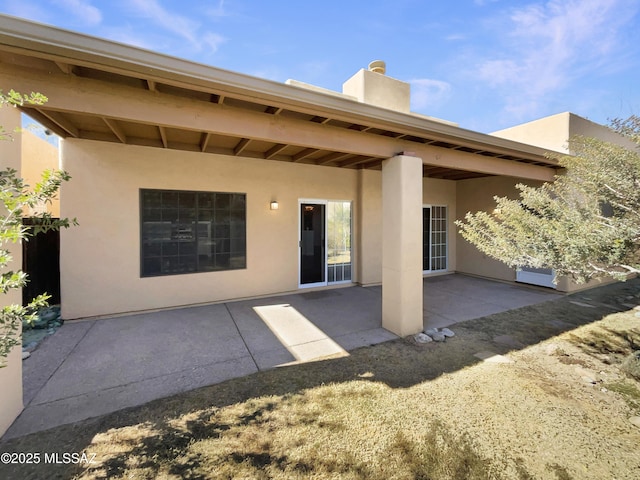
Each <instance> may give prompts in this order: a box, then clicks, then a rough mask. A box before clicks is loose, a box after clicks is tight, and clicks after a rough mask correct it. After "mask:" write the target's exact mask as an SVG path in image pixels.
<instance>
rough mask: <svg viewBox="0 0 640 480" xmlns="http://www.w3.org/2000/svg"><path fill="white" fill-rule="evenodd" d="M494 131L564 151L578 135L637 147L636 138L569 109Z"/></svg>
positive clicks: (499, 134)
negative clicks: (631, 139) (619, 132)
mask: <svg viewBox="0 0 640 480" xmlns="http://www.w3.org/2000/svg"><path fill="white" fill-rule="evenodd" d="M491 135H495V136H496V137H502V138H507V139H509V140H515V141H516V142H522V143H527V144H529V145H535V146H538V147H542V148H547V149H549V150H552V151H556V152H563V153H569V143H568V141H569V139H570V138H572V137H573V136H575V135H581V136H583V137H593V138H599V139H600V140H605V141H607V142H612V143H617V144H619V145H622V146H626V147H629V148H635V147H636V146H635V144H634V143H633V142H631V141H629V140H627V139H625V138H624V137H622V136H620V135H618V134H617V133H615V132H614V131H612V130H611V129H610V128H608V127H606V126H604V125H600V124H599V123H595V122H592V121H591V120H587V119H586V118H582V117H580V116H578V115H576V114H574V113H570V112H564V113H558V114H556V115H551V116H549V117H544V118H540V119H538V120H534V121H532V122H527V123H523V124H521V125H516V126H514V127H510V128H505V129H504V130H499V131H497V132H493V133H492V134H491Z"/></svg>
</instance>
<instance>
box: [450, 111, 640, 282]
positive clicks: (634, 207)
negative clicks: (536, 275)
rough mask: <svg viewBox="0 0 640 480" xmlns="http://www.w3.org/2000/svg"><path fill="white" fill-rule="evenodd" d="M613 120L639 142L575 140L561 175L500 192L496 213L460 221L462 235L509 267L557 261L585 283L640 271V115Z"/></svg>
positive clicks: (562, 271) (560, 271)
mask: <svg viewBox="0 0 640 480" xmlns="http://www.w3.org/2000/svg"><path fill="white" fill-rule="evenodd" d="M611 128H612V129H613V130H614V131H615V132H617V133H618V134H620V135H622V136H623V137H625V138H627V139H628V140H630V141H631V143H632V144H633V145H634V146H633V147H631V148H625V147H622V146H620V145H617V144H613V143H608V142H605V141H602V140H598V139H595V138H588V137H583V136H577V137H574V138H572V139H571V140H570V147H571V152H572V155H560V154H558V155H555V156H552V158H557V159H558V161H559V163H560V165H561V166H562V167H564V168H565V171H564V172H563V174H561V175H558V176H556V177H555V181H554V182H551V183H545V184H543V185H542V186H540V187H537V188H534V187H529V186H526V185H522V184H520V185H517V189H518V190H519V198H518V199H509V198H506V197H495V200H496V208H495V210H494V211H493V212H492V213H487V212H477V213H471V212H469V213H467V215H466V216H465V219H464V221H457V222H456V224H457V226H458V227H459V229H460V233H461V234H462V237H463V238H465V239H466V240H467V241H469V242H470V243H472V244H473V245H475V246H476V247H477V248H478V249H479V250H480V251H482V252H483V253H484V254H486V255H488V256H490V257H492V258H495V259H497V260H500V261H502V262H504V263H506V264H507V265H509V266H510V267H533V268H553V269H554V270H555V273H556V278H557V276H565V275H567V276H570V277H572V278H573V279H574V280H576V281H577V282H578V283H582V282H585V281H588V280H589V279H591V278H595V277H600V276H613V277H614V278H618V279H624V278H625V277H626V276H627V275H628V274H629V273H640V117H638V116H631V117H629V118H627V119H625V120H614V121H613V122H612V123H611Z"/></svg>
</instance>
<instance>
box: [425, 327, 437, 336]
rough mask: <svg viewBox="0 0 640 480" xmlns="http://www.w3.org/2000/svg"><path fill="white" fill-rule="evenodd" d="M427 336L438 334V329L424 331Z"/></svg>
mask: <svg viewBox="0 0 640 480" xmlns="http://www.w3.org/2000/svg"><path fill="white" fill-rule="evenodd" d="M424 333H425V334H427V335H433V334H434V333H438V329H437V328H427V329H426V330H425V331H424Z"/></svg>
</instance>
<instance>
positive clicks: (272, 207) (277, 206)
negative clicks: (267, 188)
mask: <svg viewBox="0 0 640 480" xmlns="http://www.w3.org/2000/svg"><path fill="white" fill-rule="evenodd" d="M279 207H280V205H278V202H277V200H272V201H271V210H278V208H279Z"/></svg>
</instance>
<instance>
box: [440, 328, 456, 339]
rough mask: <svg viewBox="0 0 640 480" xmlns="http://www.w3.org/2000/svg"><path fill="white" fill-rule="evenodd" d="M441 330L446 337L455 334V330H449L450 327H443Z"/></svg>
mask: <svg viewBox="0 0 640 480" xmlns="http://www.w3.org/2000/svg"><path fill="white" fill-rule="evenodd" d="M440 332H441V333H442V334H443V335H444V336H445V337H453V336H454V335H455V333H453V331H451V330H449V329H448V328H443V329H442V330H440Z"/></svg>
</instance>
